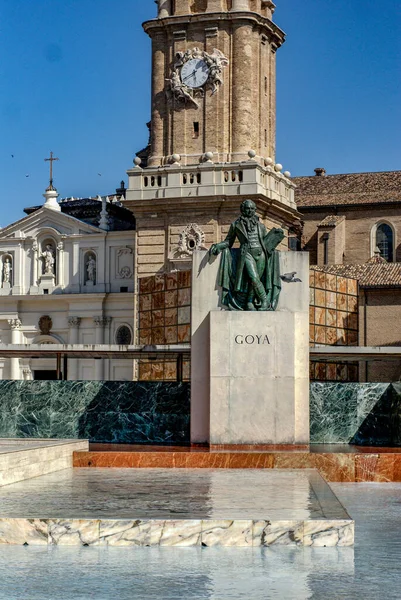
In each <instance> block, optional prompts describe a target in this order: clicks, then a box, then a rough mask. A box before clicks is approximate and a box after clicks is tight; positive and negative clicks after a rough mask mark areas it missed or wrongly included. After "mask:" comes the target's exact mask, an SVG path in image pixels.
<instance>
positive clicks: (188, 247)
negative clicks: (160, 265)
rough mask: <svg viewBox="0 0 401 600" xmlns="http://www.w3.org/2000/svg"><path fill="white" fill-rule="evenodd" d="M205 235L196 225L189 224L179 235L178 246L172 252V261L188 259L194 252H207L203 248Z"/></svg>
mask: <svg viewBox="0 0 401 600" xmlns="http://www.w3.org/2000/svg"><path fill="white" fill-rule="evenodd" d="M204 243H205V234H204V232H203V231H202V229H201V228H200V227H199V225H197V224H196V223H190V224H189V225H187V226H186V227H185V229H184V230H183V231H182V232H181V233H180V239H179V242H178V246H177V247H176V248H175V249H174V250H173V252H172V256H171V257H170V258H173V259H180V258H181V259H182V258H184V259H185V258H186V259H188V258H190V257H191V256H192V254H193V253H194V251H195V250H207V248H206V247H205V246H204Z"/></svg>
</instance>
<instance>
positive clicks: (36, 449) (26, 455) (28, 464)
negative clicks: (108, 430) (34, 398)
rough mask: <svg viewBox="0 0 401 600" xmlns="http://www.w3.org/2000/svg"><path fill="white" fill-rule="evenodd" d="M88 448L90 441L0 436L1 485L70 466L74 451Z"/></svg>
mask: <svg viewBox="0 0 401 600" xmlns="http://www.w3.org/2000/svg"><path fill="white" fill-rule="evenodd" d="M88 449H89V443H88V441H87V440H17V439H0V486H4V485H9V484H12V483H15V482H17V481H23V480H26V479H30V478H32V477H38V476H40V475H46V474H48V473H54V472H55V471H61V470H63V469H69V468H71V467H72V464H73V454H74V452H77V451H81V452H84V451H88Z"/></svg>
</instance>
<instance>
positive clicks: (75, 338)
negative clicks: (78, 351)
mask: <svg viewBox="0 0 401 600" xmlns="http://www.w3.org/2000/svg"><path fill="white" fill-rule="evenodd" d="M80 324H81V317H68V327H69V328H70V335H69V340H68V341H69V343H70V344H71V345H75V344H78V343H79V326H80ZM68 379H69V380H71V381H76V380H77V379H78V359H76V358H69V359H68Z"/></svg>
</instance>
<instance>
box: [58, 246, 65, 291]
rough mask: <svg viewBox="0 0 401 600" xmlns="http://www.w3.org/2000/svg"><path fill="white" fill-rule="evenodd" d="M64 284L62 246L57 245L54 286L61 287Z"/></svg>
mask: <svg viewBox="0 0 401 600" xmlns="http://www.w3.org/2000/svg"><path fill="white" fill-rule="evenodd" d="M63 282H64V244H63V242H59V243H58V244H57V282H56V285H58V286H62V285H63Z"/></svg>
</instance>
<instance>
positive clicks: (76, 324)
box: [67, 317, 81, 329]
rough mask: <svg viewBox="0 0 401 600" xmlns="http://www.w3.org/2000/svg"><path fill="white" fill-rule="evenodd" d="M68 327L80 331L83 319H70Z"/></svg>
mask: <svg viewBox="0 0 401 600" xmlns="http://www.w3.org/2000/svg"><path fill="white" fill-rule="evenodd" d="M67 321H68V327H71V329H78V327H79V326H80V324H81V317H68V319H67Z"/></svg>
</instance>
